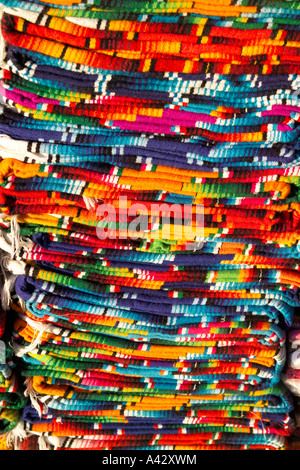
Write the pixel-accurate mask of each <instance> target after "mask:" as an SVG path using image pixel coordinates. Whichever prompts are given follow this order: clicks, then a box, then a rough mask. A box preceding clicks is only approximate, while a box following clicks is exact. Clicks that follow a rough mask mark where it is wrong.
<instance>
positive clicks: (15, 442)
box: [6, 421, 28, 450]
mask: <svg viewBox="0 0 300 470" xmlns="http://www.w3.org/2000/svg"><path fill="white" fill-rule="evenodd" d="M27 437H28V434H27V432H26V431H25V426H24V421H19V423H18V424H17V426H16V427H15V428H14V429H12V431H9V432H8V433H7V434H6V444H7V447H13V449H15V450H19V449H20V444H21V442H22V441H23V439H26V438H27Z"/></svg>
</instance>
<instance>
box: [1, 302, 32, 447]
mask: <svg viewBox="0 0 300 470" xmlns="http://www.w3.org/2000/svg"><path fill="white" fill-rule="evenodd" d="M8 323H9V322H8ZM5 324H6V312H5V311H4V310H3V309H2V308H0V450H12V449H13V448H14V443H20V439H22V438H25V437H26V433H25V431H24V425H23V423H22V420H21V417H22V413H23V409H24V407H25V405H26V404H27V401H28V400H27V399H26V398H25V396H24V388H23V387H22V385H21V384H20V377H19V374H18V371H17V370H16V364H15V361H14V358H13V352H12V348H11V347H10V336H11V325H9V327H6V329H5ZM6 326H7V325H6Z"/></svg>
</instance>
